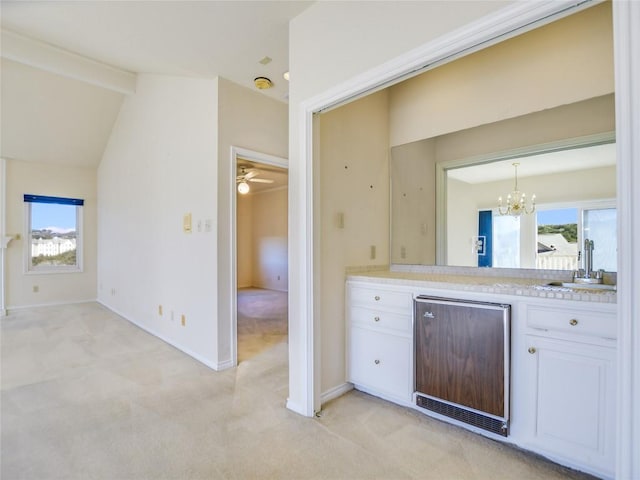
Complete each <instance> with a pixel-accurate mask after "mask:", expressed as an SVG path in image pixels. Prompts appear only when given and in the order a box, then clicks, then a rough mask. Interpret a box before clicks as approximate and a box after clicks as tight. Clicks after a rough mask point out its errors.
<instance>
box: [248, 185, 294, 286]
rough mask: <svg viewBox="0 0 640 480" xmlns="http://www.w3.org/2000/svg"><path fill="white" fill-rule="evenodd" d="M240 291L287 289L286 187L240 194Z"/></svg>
mask: <svg viewBox="0 0 640 480" xmlns="http://www.w3.org/2000/svg"><path fill="white" fill-rule="evenodd" d="M237 198H238V202H237V210H236V225H237V255H238V288H245V287H257V288H266V289H269V290H280V291H282V292H286V291H287V290H288V277H289V272H288V263H289V260H288V257H287V253H288V249H287V240H288V239H287V234H288V224H287V203H288V191H287V189H286V188H279V189H276V190H269V191H265V192H259V193H250V194H249V195H238V197H237Z"/></svg>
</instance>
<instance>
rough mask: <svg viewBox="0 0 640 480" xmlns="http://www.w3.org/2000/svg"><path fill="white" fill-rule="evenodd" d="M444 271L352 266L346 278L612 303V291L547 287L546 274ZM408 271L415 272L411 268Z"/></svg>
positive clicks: (463, 269) (552, 279)
mask: <svg viewBox="0 0 640 480" xmlns="http://www.w3.org/2000/svg"><path fill="white" fill-rule="evenodd" d="M444 268H446V267H434V268H429V267H423V268H421V269H420V270H421V271H398V270H395V269H388V268H386V269H377V270H376V269H372V268H364V269H358V268H357V267H354V268H349V269H348V270H347V279H349V280H357V281H361V282H371V283H378V284H380V283H383V284H388V285H407V286H418V287H423V288H437V289H453V290H460V291H468V292H476V293H497V294H502V295H518V296H527V297H536V298H549V299H558V300H575V301H582V302H600V303H616V292H615V291H609V290H595V289H571V288H567V287H558V286H549V285H547V283H549V282H551V281H557V279H556V278H549V276H548V275H546V277H547V278H524V277H522V276H520V275H521V273H520V272H518V275H519V276H517V277H515V276H499V275H498V274H497V273H496V271H495V270H493V271H491V272H488V271H484V272H483V271H481V270H479V269H475V270H469V269H465V268H458V269H456V268H452V269H450V273H449V272H447V271H443V269H444ZM405 270H407V269H405ZM412 270H416V269H415V268H413V269H412ZM430 270H431V271H430ZM433 270H435V271H433ZM482 273H486V275H482ZM539 277H545V275H539ZM565 281H568V280H565Z"/></svg>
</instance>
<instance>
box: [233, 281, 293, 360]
mask: <svg viewBox="0 0 640 480" xmlns="http://www.w3.org/2000/svg"><path fill="white" fill-rule="evenodd" d="M287 299H288V297H287V292H278V291H275V290H264V289H259V288H242V289H238V315H237V318H238V330H237V331H238V363H240V362H242V361H244V360H247V359H249V358H252V357H255V356H256V355H259V354H260V353H261V352H263V351H264V350H266V349H267V348H270V347H272V346H273V345H276V344H277V343H280V342H283V341H286V339H287V327H288V325H287V322H288V315H287V313H288V305H287Z"/></svg>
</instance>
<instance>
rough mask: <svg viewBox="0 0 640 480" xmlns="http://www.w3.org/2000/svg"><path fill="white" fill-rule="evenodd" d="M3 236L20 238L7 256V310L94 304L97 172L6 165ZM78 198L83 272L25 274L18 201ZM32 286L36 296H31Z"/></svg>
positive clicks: (21, 163) (24, 244) (22, 223)
mask: <svg viewBox="0 0 640 480" xmlns="http://www.w3.org/2000/svg"><path fill="white" fill-rule="evenodd" d="M6 174H7V191H6V233H7V235H12V236H14V237H15V236H16V235H17V234H19V235H20V240H15V239H14V240H12V241H11V243H10V244H9V247H8V248H7V250H6V279H5V280H6V284H5V287H6V307H7V309H11V308H16V307H25V306H29V305H46V304H55V303H71V302H81V301H87V300H95V298H96V257H97V253H96V230H97V226H96V225H97V220H96V170H95V168H83V167H75V166H64V165H50V164H46V163H38V162H25V161H17V160H7V165H6ZM25 193H31V194H35V195H47V196H55V197H69V198H82V199H84V200H85V205H84V207H83V208H82V210H83V237H84V238H83V271H82V272H81V273H47V274H44V273H29V274H26V273H25V249H31V245H28V242H27V240H26V237H25V234H26V231H27V225H26V220H27V219H26V210H25V204H24V199H23V195H24V194H25ZM34 286H37V287H38V292H34V291H33V290H34V288H33V287H34Z"/></svg>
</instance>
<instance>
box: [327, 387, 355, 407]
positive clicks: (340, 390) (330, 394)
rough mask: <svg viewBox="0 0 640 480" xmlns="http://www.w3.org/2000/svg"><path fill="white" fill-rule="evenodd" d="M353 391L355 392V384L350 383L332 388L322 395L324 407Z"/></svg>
mask: <svg viewBox="0 0 640 480" xmlns="http://www.w3.org/2000/svg"><path fill="white" fill-rule="evenodd" d="M351 390H353V384H352V383H348V382H345V383H343V384H342V385H338V386H337V387H333V388H330V389H329V390H327V391H326V392H323V393H322V395H320V398H321V400H322V405H324V404H325V403H327V402H330V401H331V400H334V399H336V398H338V397H341V396H342V395H344V394H345V393H347V392H350V391H351Z"/></svg>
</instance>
